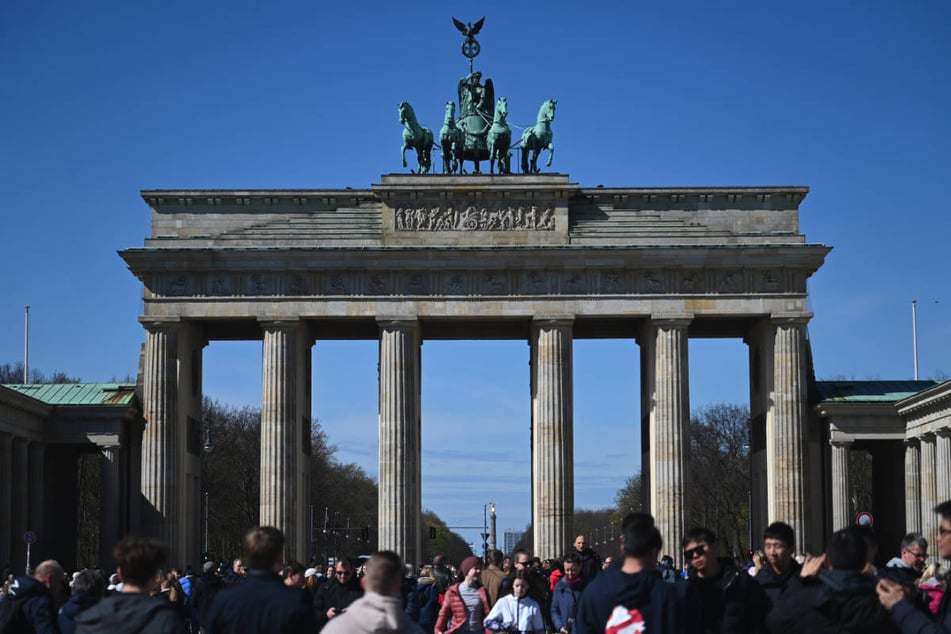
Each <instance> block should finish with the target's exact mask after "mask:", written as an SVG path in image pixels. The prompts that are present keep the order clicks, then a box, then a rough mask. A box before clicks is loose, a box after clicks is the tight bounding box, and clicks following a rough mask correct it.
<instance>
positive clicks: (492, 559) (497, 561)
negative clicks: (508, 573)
mask: <svg viewBox="0 0 951 634" xmlns="http://www.w3.org/2000/svg"><path fill="white" fill-rule="evenodd" d="M486 559H487V560H488V562H489V563H490V564H491V565H493V566H501V565H502V551H501V550H499V549H497V548H493V549H492V550H490V551H489V554H488V556H487V557H486Z"/></svg>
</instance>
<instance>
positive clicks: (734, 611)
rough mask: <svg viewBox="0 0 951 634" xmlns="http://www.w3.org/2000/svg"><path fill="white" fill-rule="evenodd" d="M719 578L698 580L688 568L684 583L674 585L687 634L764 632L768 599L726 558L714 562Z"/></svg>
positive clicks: (751, 633) (697, 576) (745, 574)
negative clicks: (701, 633) (700, 633)
mask: <svg viewBox="0 0 951 634" xmlns="http://www.w3.org/2000/svg"><path fill="white" fill-rule="evenodd" d="M717 563H719V564H720V574H719V575H718V576H716V577H713V578H701V577H700V576H699V575H698V574H697V571H696V570H695V569H694V568H692V567H691V568H690V572H689V574H688V575H687V580H686V581H684V582H682V583H679V584H677V586H676V587H677V590H678V592H679V593H680V595H681V599H682V600H683V602H684V606H685V608H686V610H687V620H688V622H689V624H690V625H689V631H692V632H704V633H706V632H729V633H730V634H746V633H749V634H753V633H758V632H763V631H765V623H764V621H765V618H766V613H767V612H768V611H769V599H768V598H767V597H766V592H765V591H764V590H763V588H762V587H761V586H760V584H758V583H757V582H756V581H755V580H754V579H753V578H752V577H751V576H749V575H748V574H747V573H746V571H742V570H739V569H738V568H737V567H736V564H735V563H733V560H732V559H730V558H729V557H720V558H718V559H717Z"/></svg>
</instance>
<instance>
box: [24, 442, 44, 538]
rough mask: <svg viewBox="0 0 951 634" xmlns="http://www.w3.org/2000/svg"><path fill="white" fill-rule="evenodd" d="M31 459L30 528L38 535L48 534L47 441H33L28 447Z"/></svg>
mask: <svg viewBox="0 0 951 634" xmlns="http://www.w3.org/2000/svg"><path fill="white" fill-rule="evenodd" d="M27 452H28V454H29V455H28V459H29V461H30V476H29V477H30V481H29V499H30V511H29V529H30V530H31V531H33V532H34V533H36V534H37V535H46V525H45V522H44V519H45V508H44V506H45V501H46V495H45V491H46V489H45V486H46V477H45V476H46V443H42V442H31V443H30V445H29V448H28V449H27Z"/></svg>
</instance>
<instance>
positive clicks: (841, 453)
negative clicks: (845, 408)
mask: <svg viewBox="0 0 951 634" xmlns="http://www.w3.org/2000/svg"><path fill="white" fill-rule="evenodd" d="M829 444H830V445H831V446H832V530H839V529H840V528H845V527H847V526H850V525H851V524H852V512H851V505H850V504H849V501H850V500H849V498H850V497H851V489H850V484H849V450H850V449H851V448H852V441H851V440H849V441H830V442H829Z"/></svg>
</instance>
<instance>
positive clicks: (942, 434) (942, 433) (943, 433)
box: [934, 427, 951, 438]
mask: <svg viewBox="0 0 951 634" xmlns="http://www.w3.org/2000/svg"><path fill="white" fill-rule="evenodd" d="M934 434H935V436H938V437H939V438H951V429H948V428H947V427H942V428H941V429H938V430H936V431H935V432H934Z"/></svg>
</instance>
